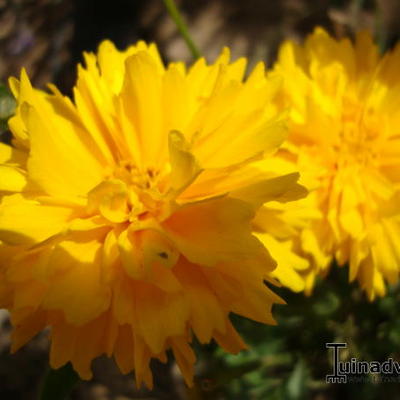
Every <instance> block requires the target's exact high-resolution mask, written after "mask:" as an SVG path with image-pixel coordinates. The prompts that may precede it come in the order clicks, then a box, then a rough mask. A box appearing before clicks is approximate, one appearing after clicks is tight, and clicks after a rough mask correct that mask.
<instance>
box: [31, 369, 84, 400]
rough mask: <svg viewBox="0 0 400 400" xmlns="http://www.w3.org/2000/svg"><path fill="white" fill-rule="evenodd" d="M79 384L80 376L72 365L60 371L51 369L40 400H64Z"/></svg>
mask: <svg viewBox="0 0 400 400" xmlns="http://www.w3.org/2000/svg"><path fill="white" fill-rule="evenodd" d="M78 382H79V375H78V374H77V373H76V372H75V371H74V370H73V368H72V366H71V364H70V363H68V364H66V365H64V366H63V367H61V368H59V369H49V371H48V373H47V375H46V377H45V380H44V383H43V387H42V391H41V394H40V397H39V400H64V399H67V398H68V395H69V394H70V393H71V390H72V389H73V387H74V386H75V385H76V384H77V383H78Z"/></svg>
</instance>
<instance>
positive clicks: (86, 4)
mask: <svg viewBox="0 0 400 400" xmlns="http://www.w3.org/2000/svg"><path fill="white" fill-rule="evenodd" d="M177 3H178V5H179V6H180V8H181V10H182V12H183V14H184V16H185V18H186V21H187V22H188V24H189V28H190V32H191V34H192V37H193V39H194V41H195V42H196V44H197V45H198V47H199V49H200V50H201V52H202V53H203V54H204V55H205V56H206V57H207V58H208V59H210V60H212V59H214V58H215V57H216V55H217V54H218V53H219V51H220V50H221V48H222V47H223V46H224V45H227V46H229V47H230V48H231V49H232V53H233V57H234V58H235V57H238V56H242V55H244V56H247V57H248V58H249V60H250V65H253V64H254V62H255V61H256V60H260V59H261V60H265V61H266V62H267V63H268V64H269V65H271V64H272V63H273V62H274V58H275V56H276V53H277V48H278V46H279V44H280V43H281V41H282V40H283V39H287V38H291V39H295V40H299V41H301V40H302V38H304V36H305V35H307V34H308V33H310V32H311V31H312V30H313V29H314V27H315V26H316V25H320V26H323V27H325V28H326V29H327V30H329V31H330V32H331V33H333V34H334V35H336V36H339V37H340V36H344V35H350V36H352V35H353V34H354V33H355V32H356V31H358V30H360V29H368V30H370V31H371V32H372V33H373V35H374V37H375V38H376V40H377V42H378V43H379V46H380V48H381V49H388V48H390V47H391V46H393V45H394V44H395V43H396V41H397V40H398V38H399V35H400V24H399V17H400V1H399V0H319V1H315V0H282V1H279V0H275V1H268V0H246V1H239V0H182V1H177ZM105 38H108V39H111V40H113V41H114V42H115V43H116V44H117V46H118V47H120V48H124V47H126V46H127V45H129V44H131V43H134V42H135V41H136V40H138V39H144V40H146V41H154V42H156V43H157V44H158V46H159V48H160V51H161V54H162V56H163V58H164V60H165V61H166V62H168V61H172V60H176V59H183V60H185V61H187V62H190V60H191V56H190V53H189V51H188V50H187V48H186V46H185V43H184V41H183V40H182V38H181V37H180V35H179V33H178V32H177V30H176V27H175V25H174V23H173V22H172V20H171V19H170V18H169V16H168V15H167V13H166V11H165V9H164V6H163V3H162V1H161V0H112V1H107V2H106V1H104V2H103V1H99V0H98V1H96V0H79V1H78V0H75V1H73V0H0V82H3V83H6V81H7V78H8V77H9V76H10V75H14V76H18V75H19V73H20V69H21V67H23V66H24V67H25V68H26V69H27V71H28V74H29V76H30V77H31V79H32V81H33V83H34V85H36V86H37V87H42V88H44V87H45V85H46V84H47V83H48V82H54V83H56V84H57V85H58V87H59V88H60V89H61V90H62V91H63V92H64V93H66V94H68V93H70V91H71V87H72V85H73V83H74V80H75V75H76V64H77V63H78V62H80V61H81V55H82V51H84V50H86V51H95V50H96V48H97V46H98V44H99V42H100V41H101V40H102V39H105ZM399 73H400V71H399ZM12 106H13V101H12V99H10V98H9V97H8V95H7V89H6V87H5V86H0V121H2V122H3V123H2V124H1V125H0V130H1V129H2V132H3V133H2V135H3V140H6V137H7V132H6V124H5V123H4V122H5V120H6V119H7V116H8V114H9V113H10V110H11V109H12ZM279 293H280V294H281V295H282V297H284V298H285V299H286V301H287V302H288V304H289V305H288V306H277V307H276V308H275V315H276V319H277V320H278V326H276V327H270V326H261V325H259V324H257V323H254V322H251V321H248V320H245V319H243V318H233V320H234V323H235V325H236V326H237V328H238V330H239V331H240V332H241V333H242V335H243V337H244V338H245V340H246V341H247V342H248V344H249V345H250V347H251V350H249V351H247V352H242V353H241V354H239V355H237V356H232V355H227V354H224V353H223V352H222V351H221V350H220V349H218V348H217V347H216V346H214V345H213V344H210V345H208V346H199V345H197V344H196V343H194V346H195V347H196V352H197V354H198V358H199V361H198V363H197V367H196V368H197V373H196V380H195V386H194V388H193V389H188V388H186V387H185V386H184V385H183V383H182V380H181V378H180V376H179V373H178V372H177V368H176V365H175V364H174V362H173V360H170V361H169V362H168V364H167V365H164V364H160V363H154V365H153V370H154V374H155V388H154V390H153V391H151V392H150V391H147V390H144V389H143V390H138V389H136V388H135V386H134V380H133V376H132V375H127V376H124V375H122V374H120V372H119V371H118V370H117V368H116V367H115V365H114V363H113V362H112V361H111V360H108V359H106V358H104V359H99V360H96V361H95V363H94V379H93V380H92V381H90V382H83V383H81V384H79V385H78V386H76V388H75V389H74V391H73V393H72V395H71V400H130V399H154V400H164V399H165V400H180V399H182V400H185V399H193V400H202V399H211V400H213V399H215V400H224V399H227V400H231V399H238V400H246V399H254V400H265V399H268V400H269V399H272V400H273V399H278V400H281V399H289V400H300V399H314V400H330V399H347V398H352V399H367V400H368V399H371V400H375V399H400V381H399V380H396V379H393V382H390V383H388V382H385V383H382V382H381V383H379V382H373V380H371V379H369V378H368V377H367V378H366V379H364V381H363V382H361V383H357V384H346V385H339V384H330V385H328V384H326V383H325V375H326V374H329V373H331V370H332V365H331V354H330V353H329V352H328V351H327V349H326V348H325V343H327V342H346V343H347V344H348V348H347V349H346V351H342V355H343V356H344V359H350V358H351V357H357V358H358V359H359V360H367V361H368V360H378V361H379V360H381V361H384V360H386V359H387V358H389V357H393V358H394V359H397V360H399V359H400V318H399V317H398V312H397V311H398V310H399V309H400V292H399V290H398V288H396V287H392V288H391V289H390V291H389V294H388V295H387V296H386V297H385V298H383V299H379V300H378V301H376V302H374V303H369V302H368V301H367V299H366V298H365V296H364V295H363V294H362V293H361V292H360V290H359V289H358V288H357V287H356V286H353V285H349V284H348V283H347V270H346V269H339V268H333V269H332V272H331V273H330V275H329V276H328V278H327V279H326V280H325V281H323V282H320V283H319V284H318V285H317V287H316V290H315V293H314V294H313V296H311V297H310V298H307V297H305V296H304V295H302V294H293V293H290V292H289V291H287V290H283V289H282V290H279ZM10 331H11V328H10V324H9V321H8V317H7V313H6V312H5V311H4V310H3V311H2V310H0V399H1V400H20V399H21V400H31V399H32V400H33V399H36V398H37V397H36V393H37V391H38V388H39V387H40V385H41V383H42V380H43V377H44V375H45V373H46V369H47V363H48V342H47V337H46V333H45V332H44V333H43V334H40V335H39V336H38V337H37V338H36V339H35V340H33V341H32V342H31V343H30V344H28V345H27V346H25V347H24V348H23V349H22V350H20V351H19V352H18V353H17V354H15V355H10V354H9V346H10Z"/></svg>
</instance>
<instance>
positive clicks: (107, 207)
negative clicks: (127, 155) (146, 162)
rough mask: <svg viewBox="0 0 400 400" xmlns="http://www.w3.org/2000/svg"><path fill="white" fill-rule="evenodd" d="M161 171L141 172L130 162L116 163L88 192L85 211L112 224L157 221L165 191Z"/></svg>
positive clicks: (165, 181)
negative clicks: (155, 219) (86, 209)
mask: <svg viewBox="0 0 400 400" xmlns="http://www.w3.org/2000/svg"><path fill="white" fill-rule="evenodd" d="M165 172H166V171H160V170H157V169H155V168H148V169H146V170H145V171H141V170H139V169H138V168H137V167H136V166H135V165H134V164H132V163H131V162H130V161H122V162H120V163H119V165H117V166H116V167H114V168H113V169H110V170H109V171H107V172H106V176H105V179H104V181H102V182H101V183H100V184H98V185H97V186H96V187H95V188H94V189H92V190H91V191H90V192H89V194H88V204H87V207H88V212H89V213H91V214H98V213H99V214H101V215H102V216H103V217H104V218H106V219H107V220H109V221H110V222H114V223H122V222H127V221H129V222H135V221H141V220H144V219H147V218H152V217H153V218H157V217H158V216H159V215H160V214H161V213H162V210H163V203H164V202H163V198H164V196H165V193H166V191H167V189H168V185H167V183H168V180H167V179H166V178H167V174H166V173H165Z"/></svg>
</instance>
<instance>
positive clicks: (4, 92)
mask: <svg viewBox="0 0 400 400" xmlns="http://www.w3.org/2000/svg"><path fill="white" fill-rule="evenodd" d="M15 105H16V104H15V100H14V98H13V97H12V95H11V93H10V91H9V90H8V89H7V87H6V86H4V85H3V84H2V83H0V133H2V132H3V131H5V130H6V129H7V120H8V119H9V118H10V117H11V116H12V115H13V113H14V110H15Z"/></svg>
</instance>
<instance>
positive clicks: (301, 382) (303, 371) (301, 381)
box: [286, 360, 308, 400]
mask: <svg viewBox="0 0 400 400" xmlns="http://www.w3.org/2000/svg"><path fill="white" fill-rule="evenodd" d="M307 378H308V372H307V368H306V365H305V363H304V361H303V360H300V361H298V363H297V364H296V367H295V368H294V370H293V372H292V374H291V375H290V377H289V379H288V381H287V383H286V389H287V395H288V396H287V397H288V399H292V400H299V399H301V398H303V396H304V394H305V392H306V385H307V380H308V379H307Z"/></svg>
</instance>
